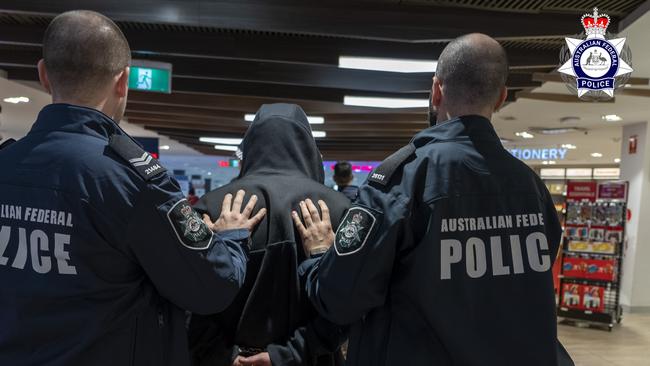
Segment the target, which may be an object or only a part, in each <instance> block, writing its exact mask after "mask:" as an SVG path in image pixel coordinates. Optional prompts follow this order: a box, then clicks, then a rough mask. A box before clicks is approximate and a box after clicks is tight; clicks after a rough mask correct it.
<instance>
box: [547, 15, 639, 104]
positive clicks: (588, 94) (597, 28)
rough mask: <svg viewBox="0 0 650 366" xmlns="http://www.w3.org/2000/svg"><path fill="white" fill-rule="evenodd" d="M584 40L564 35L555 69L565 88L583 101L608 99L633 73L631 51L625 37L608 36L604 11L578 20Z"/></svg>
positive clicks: (607, 19)
mask: <svg viewBox="0 0 650 366" xmlns="http://www.w3.org/2000/svg"><path fill="white" fill-rule="evenodd" d="M581 23H582V26H583V27H584V29H585V35H586V38H585V39H580V38H565V40H566V46H564V48H563V49H562V52H561V54H560V62H561V64H562V66H560V68H559V69H558V71H559V72H560V73H561V74H562V79H563V80H564V81H565V82H566V83H567V87H568V88H569V90H571V91H572V92H574V93H577V94H578V98H580V99H583V100H607V99H610V98H612V97H614V90H615V89H617V88H620V87H621V86H623V85H625V82H626V81H627V79H628V78H629V77H630V75H629V74H630V73H631V72H632V67H631V66H630V65H631V63H632V54H631V52H630V48H629V47H628V46H626V45H625V38H615V39H607V38H606V37H605V36H606V35H607V27H608V26H609V23H610V19H609V16H608V15H606V14H598V8H594V12H593V14H585V15H583V16H582V19H581Z"/></svg>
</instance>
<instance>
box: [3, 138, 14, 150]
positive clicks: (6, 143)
mask: <svg viewBox="0 0 650 366" xmlns="http://www.w3.org/2000/svg"><path fill="white" fill-rule="evenodd" d="M14 142H16V140H14V139H6V140H4V141H3V142H2V143H1V144H0V150H2V149H4V148H5V147H8V146H9V145H11V144H13V143H14Z"/></svg>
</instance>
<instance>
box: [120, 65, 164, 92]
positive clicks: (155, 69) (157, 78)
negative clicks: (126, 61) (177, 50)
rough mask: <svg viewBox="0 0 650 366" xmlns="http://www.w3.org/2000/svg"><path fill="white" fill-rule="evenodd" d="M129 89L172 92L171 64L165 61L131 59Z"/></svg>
mask: <svg viewBox="0 0 650 366" xmlns="http://www.w3.org/2000/svg"><path fill="white" fill-rule="evenodd" d="M129 89H132V90H139V91H149V92H156V93H167V94H169V93H171V92H172V65H171V64H169V63H165V62H155V61H144V60H133V61H132V62H131V73H130V74H129Z"/></svg>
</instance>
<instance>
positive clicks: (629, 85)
mask: <svg viewBox="0 0 650 366" xmlns="http://www.w3.org/2000/svg"><path fill="white" fill-rule="evenodd" d="M623 86H624V87H626V88H631V87H632V84H625V85H623Z"/></svg>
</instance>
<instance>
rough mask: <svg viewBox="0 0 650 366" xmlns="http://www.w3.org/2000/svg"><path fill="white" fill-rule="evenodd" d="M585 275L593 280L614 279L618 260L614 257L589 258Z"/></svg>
mask: <svg viewBox="0 0 650 366" xmlns="http://www.w3.org/2000/svg"><path fill="white" fill-rule="evenodd" d="M586 262H587V266H586V269H585V273H584V277H585V278H589V279H592V280H601V281H614V278H615V277H614V275H615V274H616V271H615V270H614V269H615V266H616V261H615V260H613V259H587V260H586Z"/></svg>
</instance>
